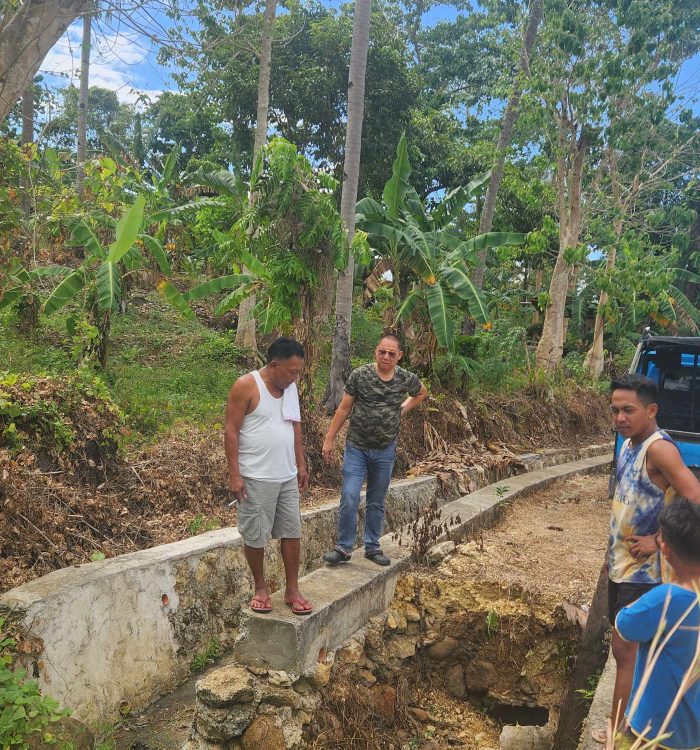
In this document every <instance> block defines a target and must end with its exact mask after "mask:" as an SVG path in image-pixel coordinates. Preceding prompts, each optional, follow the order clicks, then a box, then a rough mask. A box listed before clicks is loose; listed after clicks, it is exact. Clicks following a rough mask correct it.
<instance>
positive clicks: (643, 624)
mask: <svg viewBox="0 0 700 750" xmlns="http://www.w3.org/2000/svg"><path fill="white" fill-rule="evenodd" d="M670 596H671V590H670V588H668V587H667V586H657V587H656V588H654V589H652V590H651V591H649V592H647V593H646V594H644V595H643V596H640V597H639V599H637V601H636V602H633V603H632V604H629V605H628V606H626V607H623V608H622V609H621V610H620V612H619V613H618V615H617V618H616V620H615V629H616V630H617V632H618V633H619V635H620V637H621V638H622V639H623V640H625V641H634V642H637V643H645V642H646V641H651V640H652V639H653V637H654V636H655V635H656V632H657V631H658V630H659V628H660V627H662V625H663V623H662V619H663V614H664V609H665V606H664V605H665V602H666V598H667V597H669V598H670Z"/></svg>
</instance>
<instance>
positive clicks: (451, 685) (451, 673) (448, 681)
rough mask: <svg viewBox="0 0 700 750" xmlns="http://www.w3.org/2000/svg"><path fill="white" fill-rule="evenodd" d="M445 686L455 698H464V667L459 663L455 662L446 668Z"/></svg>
mask: <svg viewBox="0 0 700 750" xmlns="http://www.w3.org/2000/svg"><path fill="white" fill-rule="evenodd" d="M445 687H446V688H447V692H448V693H449V694H450V695H452V696H454V697H455V698H464V696H465V695H466V692H467V690H466V686H465V684H464V667H463V666H462V665H461V664H455V665H453V666H452V667H450V668H449V669H448V670H447V675H446V676H445Z"/></svg>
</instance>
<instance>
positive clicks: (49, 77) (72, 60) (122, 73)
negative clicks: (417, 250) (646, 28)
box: [41, 5, 700, 114]
mask: <svg viewBox="0 0 700 750" xmlns="http://www.w3.org/2000/svg"><path fill="white" fill-rule="evenodd" d="M457 14H458V11H457V10H456V9H455V8H454V7H452V6H447V5H439V6H437V7H435V8H433V9H431V10H430V11H429V12H428V13H426V15H425V16H424V20H425V22H426V23H427V24H434V23H437V22H439V21H441V20H446V19H451V18H454V17H456V15H457ZM163 23H164V24H165V25H167V23H168V22H167V21H163ZM81 29H82V22H81V21H77V22H76V23H74V24H73V25H72V26H71V27H70V28H69V29H68V31H67V32H66V33H65V34H64V36H63V37H62V38H61V40H60V41H59V42H58V43H57V44H56V45H55V47H54V48H53V49H52V50H51V51H50V52H49V54H48V55H47V57H46V59H45V60H44V63H43V65H42V67H41V72H42V73H43V74H44V75H45V80H46V83H47V84H48V85H50V86H54V85H55V86H58V85H66V84H67V83H68V82H71V81H72V82H73V83H74V84H75V85H77V84H78V73H79V68H80V40H81V33H82V32H81ZM157 52H158V49H157V46H156V44H154V43H153V42H151V41H150V39H149V38H148V37H146V36H144V35H143V34H140V33H138V32H137V31H134V30H133V29H131V28H128V27H126V26H124V24H120V23H119V22H117V21H112V22H111V23H110V24H106V23H104V22H101V24H100V33H98V34H96V35H95V37H94V42H93V54H92V56H91V62H90V65H91V69H90V84H91V85H94V86H102V87H104V88H107V89H111V90H114V91H116V92H117V95H118V96H119V98H120V100H122V101H125V102H134V101H136V100H137V98H138V97H139V95H140V94H146V95H147V96H149V97H150V98H151V99H155V98H157V97H158V96H159V95H160V94H161V93H162V92H163V91H173V90H175V89H176V87H175V85H174V83H173V81H172V79H171V70H169V69H168V68H165V67H163V66H161V65H159V64H158V62H157V59H156V57H157ZM675 88H676V92H677V94H678V95H679V96H681V97H683V99H684V101H685V103H686V106H691V107H692V108H693V110H694V112H695V113H696V114H700V54H697V55H695V57H693V58H692V59H691V60H688V61H687V62H686V63H685V64H684V65H683V67H682V68H681V70H680V72H679V74H678V76H677V77H676V81H675Z"/></svg>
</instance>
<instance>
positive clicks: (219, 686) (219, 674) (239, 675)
mask: <svg viewBox="0 0 700 750" xmlns="http://www.w3.org/2000/svg"><path fill="white" fill-rule="evenodd" d="M258 691H259V683H258V681H257V679H256V678H255V677H254V676H253V675H252V674H251V673H250V672H249V671H248V670H247V669H245V668H244V667H240V666H238V665H237V664H228V665H226V666H224V667H221V668H220V669H215V670H214V671H213V672H211V673H210V674H208V675H207V676H206V677H204V678H203V679H201V680H198V681H197V684H196V685H195V695H196V696H197V699H198V700H199V701H201V702H202V703H204V704H206V705H207V706H212V707H214V708H220V707H224V706H230V705H233V704H235V703H252V702H253V701H254V700H255V697H256V694H257V693H258Z"/></svg>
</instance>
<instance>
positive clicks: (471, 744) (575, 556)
mask: <svg viewBox="0 0 700 750" xmlns="http://www.w3.org/2000/svg"><path fill="white" fill-rule="evenodd" d="M506 482H507V480H506ZM506 482H504V484H506ZM608 523H609V501H608V499H607V477H606V476H602V475H601V476H587V477H574V478H573V479H571V480H568V481H566V482H563V483H559V484H556V485H554V486H552V487H549V488H547V489H546V490H543V491H541V492H539V493H537V494H534V495H530V496H528V497H526V498H523V499H521V500H518V501H516V502H515V503H514V504H513V505H512V506H511V507H509V508H508V509H507V510H506V511H505V514H504V516H503V518H502V519H501V521H500V522H499V523H498V524H497V525H496V526H495V527H494V528H492V529H488V530H484V531H483V532H482V533H480V534H479V535H478V536H477V538H476V539H473V540H471V541H469V542H467V543H464V544H461V545H459V546H458V547H457V548H456V550H455V551H454V553H452V554H451V555H449V556H448V557H447V558H446V559H445V560H443V562H442V563H441V564H440V565H439V566H438V567H436V568H433V569H425V568H420V569H415V570H414V571H412V572H411V573H409V574H408V575H406V576H404V577H403V578H402V579H401V580H400V581H399V584H398V586H397V590H396V595H395V598H394V601H393V602H392V604H391V608H390V610H389V613H390V617H392V618H393V619H394V621H396V622H399V623H401V622H403V623H404V625H402V626H399V628H398V629H397V630H396V631H395V632H394V633H393V634H392V635H391V636H390V640H389V641H388V642H387V644H386V648H387V651H389V652H391V651H392V649H396V647H397V646H398V645H399V643H402V642H404V641H407V642H409V643H412V642H415V641H416V640H419V641H422V643H423V644H424V645H423V647H421V648H419V649H418V651H417V653H418V654H419V656H416V658H415V659H411V660H408V661H405V662H403V664H402V665H401V666H400V667H398V668H397V669H395V670H394V671H393V672H392V673H391V674H387V673H384V674H382V675H381V676H380V679H381V681H382V683H383V684H387V685H392V684H394V685H395V684H401V683H404V684H406V685H409V686H411V687H410V689H409V690H408V691H407V692H406V694H405V697H404V700H403V705H402V706H401V708H400V709H399V708H398V707H397V712H399V713H400V714H401V716H402V717H403V718H402V720H401V721H399V722H397V725H396V726H394V727H391V728H388V727H385V728H377V727H376V726H373V727H372V732H371V734H367V735H366V736H365V739H364V744H363V739H362V736H363V728H362V722H360V723H359V725H358V726H354V725H353V726H348V727H345V728H344V729H345V730H346V731H345V732H344V735H345V737H348V736H353V737H356V738H358V739H357V740H353V742H350V743H345V744H342V747H343V748H347V749H348V750H350V748H352V750H360V748H366V750H373V749H375V748H376V750H392V748H393V750H409V749H410V750H413V749H414V748H415V749H418V748H424V750H447V749H448V748H454V747H459V748H464V749H465V750H477V748H478V749H479V750H496V749H497V748H498V746H499V734H500V732H501V729H502V727H503V725H504V724H515V723H516V722H517V723H520V724H539V725H547V727H546V730H543V731H548V732H550V734H551V733H553V732H554V731H555V728H556V724H557V721H558V712H559V707H560V703H561V698H562V694H563V692H564V689H565V686H566V682H567V678H568V675H569V671H570V669H571V667H572V665H573V661H574V657H575V654H576V651H577V648H578V644H579V640H580V633H581V625H582V624H584V623H585V620H586V617H587V609H588V605H589V603H590V601H591V599H592V597H593V593H594V590H595V586H596V583H597V580H598V576H599V573H600V568H601V564H602V562H603V559H604V553H605V547H606V542H607V535H608ZM416 610H418V612H419V613H420V625H419V624H418V623H417V622H416V617H415V613H416ZM411 613H413V617H412V616H411ZM411 620H413V621H414V622H413V623H411ZM407 621H408V624H407V625H406V623H407ZM392 640H395V641H397V643H395V644H392ZM431 644H436V648H437V649H438V650H440V649H443V651H444V648H443V645H444V644H449V647H446V648H448V651H449V653H448V654H447V655H445V654H444V653H442V654H440V655H437V653H438V652H437V651H435V650H433V648H432V646H431ZM375 674H377V673H375ZM342 693H343V686H342V685H339V686H338V694H337V695H336V696H334V695H333V687H332V686H331V688H330V690H329V695H328V704H327V707H329V708H330V709H331V711H333V712H334V713H335V712H336V711H337V710H338V709H339V708H340V707H341V706H342V705H343V700H345V701H347V696H345V698H343V695H342ZM336 716H339V713H336ZM365 721H366V717H365ZM312 747H313V748H314V749H315V750H316V749H317V750H330V747H331V746H330V745H326V744H324V743H323V742H318V741H317V743H316V744H314V745H312ZM337 747H341V745H337ZM528 748H529V746H528V747H525V746H523V747H522V750H528Z"/></svg>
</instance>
